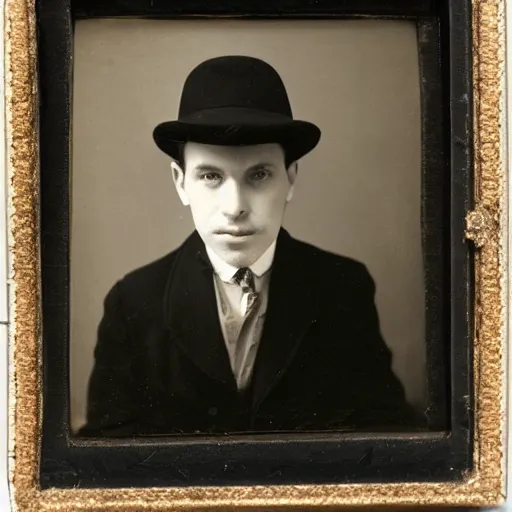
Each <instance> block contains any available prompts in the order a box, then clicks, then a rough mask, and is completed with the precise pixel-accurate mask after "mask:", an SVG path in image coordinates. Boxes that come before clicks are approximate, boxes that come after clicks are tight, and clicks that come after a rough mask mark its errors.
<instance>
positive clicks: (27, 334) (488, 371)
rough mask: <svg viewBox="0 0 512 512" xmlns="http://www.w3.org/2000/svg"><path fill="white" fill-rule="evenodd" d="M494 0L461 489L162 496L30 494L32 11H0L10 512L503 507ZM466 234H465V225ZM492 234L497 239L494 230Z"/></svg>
mask: <svg viewBox="0 0 512 512" xmlns="http://www.w3.org/2000/svg"><path fill="white" fill-rule="evenodd" d="M503 17H504V0H475V1H474V3H473V22H474V49H473V55H474V77H473V78H474V88H475V117H474V120H475V127H476V130H475V131H476V136H475V146H474V149H475V179H476V189H475V194H476V201H477V207H478V208H481V209H482V210H481V211H485V214H484V216H487V215H488V216H489V218H490V219H492V222H491V224H490V225H492V226H495V229H492V228H491V229H488V228H486V231H485V232H486V235H485V239H482V242H483V243H481V244H479V245H480V246H481V249H480V251H479V252H478V253H477V255H476V263H475V267H476V275H475V278H476V312H475V330H476V339H475V344H474V349H475V357H474V361H475V363H474V364H475V396H476V407H475V420H476V432H475V448H476V449H475V460H474V462H475V469H474V471H473V472H472V473H471V475H468V478H467V479H466V481H465V482H464V483H462V484H444V483H438V484H414V483H412V484H397V485H384V484H377V485H306V486H257V487H224V488H202V487H194V488H168V489H104V490H99V489H89V490H86V489H80V490H55V489H50V490H45V491H41V490H40V489H39V488H38V483H37V482H38V478H37V474H38V453H39V427H40V419H39V411H40V400H41V398H40V396H41V395H40V393H41V389H40V381H39V378H40V354H39V347H40V336H39V334H40V332H39V322H40V313H39V296H40V295H39V282H38V277H39V266H38V223H37V218H38V186H37V185H38V183H37V175H38V172H37V171H38V168H37V158H36V157H37V152H36V150H37V135H36V128H35V127H36V123H35V121H36V117H35V116H36V108H35V107H36V106H37V97H36V94H35V83H36V81H35V69H36V67H35V64H36V60H35V59H36V52H35V35H34V22H35V19H34V4H33V0H27V1H26V2H25V1H22V0H9V1H8V2H7V5H6V17H5V20H6V31H5V32H6V33H5V38H6V111H7V124H8V154H9V159H8V166H9V178H10V187H9V192H10V195H9V199H10V218H9V226H10V236H11V255H12V267H11V276H12V279H13V284H14V287H13V288H12V290H13V291H12V295H11V315H12V316H11V322H12V323H11V325H12V329H11V334H10V343H11V352H10V354H11V361H10V363H11V375H10V384H11V389H12V390H13V392H12V393H11V400H10V417H11V419H12V420H13V427H14V428H13V429H12V430H11V432H10V441H11V450H12V455H11V457H10V466H11V481H12V488H13V490H14V498H15V506H16V508H17V509H18V510H20V511H23V512H24V511H27V512H40V511H50V510H51V511H62V512H71V511H73V512H76V511H81V510H84V511H85V510H87V511H93V510H96V511H99V510H108V511H119V512H121V511H122V512H128V511H134V512H135V511H149V510H151V511H156V510H194V511H199V510H206V509H212V508H215V509H218V510H231V509H235V508H236V509H242V508H245V509H253V510H263V509H267V510H268V509H276V508H290V507H294V506H300V507H303V508H306V509H311V508H313V507H329V506H334V505H346V506H357V505H363V504H365V503H366V504H368V503H371V505H372V507H376V506H378V505H395V506H396V505H433V504H439V505H442V504H448V505H468V506H472V505H473V506H482V505H489V504H498V503H500V502H502V500H503V498H504V496H503V480H504V477H503V471H502V465H501V462H502V457H503V454H502V447H503V439H502V420H503V405H502V382H503V381H502V379H503V368H502V343H503V337H504V325H503V303H502V300H503V296H502V294H503V290H502V286H501V281H500V279H501V277H502V276H503V272H504V269H503V268H502V263H503V261H504V254H503V250H504V248H503V239H502V237H503V236H504V234H503V232H502V231H500V226H501V227H502V226H504V219H503V218H502V216H503V212H504V208H503V201H504V189H503V176H502V155H501V153H500V147H501V146H500V144H501V140H502V134H501V123H500V121H501V109H500V100H501V95H502V93H503V91H502V73H503V69H504V58H503V45H504V19H503ZM468 227H469V231H468V233H469V234H470V235H471V225H469V226H468ZM501 229H503V228H501Z"/></svg>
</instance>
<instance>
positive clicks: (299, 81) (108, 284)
mask: <svg viewBox="0 0 512 512" xmlns="http://www.w3.org/2000/svg"><path fill="white" fill-rule="evenodd" d="M199 34H200V38H199V37H198V35H199ZM205 41H207V44H205ZM74 44H75V57H74V70H73V75H74V86H73V91H74V92H73V117H72V133H73V137H72V145H73V152H72V167H71V169H72V171H71V185H72V188H71V205H72V208H71V227H70V231H71V248H70V271H71V275H70V279H71V282H70V286H71V296H70V308H71V309H70V314H71V334H70V351H71V352H70V357H71V359H70V375H71V397H72V399H71V415H72V416H71V419H72V427H73V429H74V431H75V432H77V434H78V435H79V436H93V437H109V436H133V435H167V434H192V433H203V434H204V433H210V434H211V433H218V434H220V433H236V432H273V431H291V432H293V431H331V430H332V431H354V430H362V431H365V430H367V431H408V430H410V431H417V430H422V429H424V428H426V427H425V424H426V423H425V415H424V409H425V404H426V396H425V361H426V355H425V328H424V324H425V319H424V315H425V314H424V308H425V305H424V268H423V255H422V246H421V229H422V226H421V217H420V202H421V125H420V119H421V109H420V83H419V80H420V78H419V63H418V59H419V57H418V44H417V32H416V25H415V24H414V23H413V22H409V21H386V20H368V21H361V20H358V21H346V20H336V21H325V20H323V21H316V22H311V21H308V22H304V21H266V22H250V21H242V22H241V21H232V20H231V21H229V20H212V21H170V20H167V21H162V20H159V21H150V20H85V21H79V22H78V23H77V25H76V29H75V43H74Z"/></svg>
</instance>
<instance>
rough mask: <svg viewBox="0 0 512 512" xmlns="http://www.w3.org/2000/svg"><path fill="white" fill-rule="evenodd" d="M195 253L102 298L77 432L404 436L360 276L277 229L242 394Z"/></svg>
mask: <svg viewBox="0 0 512 512" xmlns="http://www.w3.org/2000/svg"><path fill="white" fill-rule="evenodd" d="M212 272H213V270H212V268H211V265H210V264H209V261H208V258H207V255H206V251H205V247H204V244H203V242H202V240H201V238H200V237H199V235H198V233H197V232H194V233H193V234H192V235H191V236H190V237H189V238H188V239H187V240H186V241H185V242H184V243H183V244H182V245H181V246H180V247H179V248H178V249H176V250H175V251H173V252H171V253H170V254H168V255H166V256H165V257H163V258H161V259H159V260H157V261H155V262H153V263H151V264H149V265H146V266H144V267H142V268H139V269H137V270H135V271H133V272H131V273H130V274H128V275H126V276H125V277H124V278H123V279H121V280H120V281H118V282H117V283H116V284H115V286H113V288H112V289H111V290H110V292H109V293H108V295H107V297H106V299H105V301H104V315H103V318H102V320H101V323H100V326H99V330H98V340H97V344H96V348H95V364H94V368H93V371H92V375H91V379H90V382H89V391H88V410H87V424H86V425H85V427H83V428H82V429H81V432H80V433H81V434H82V435H89V436H132V435H165V434H176V433H194V432H201V433H224V432H247V431H283V430H285V431H308V430H309V431H311V430H314V431H317V430H332V429H334V430H359V429H361V430H369V431H373V430H379V431H382V430H390V431H394V430H404V429H405V430H408V429H415V428H416V427H418V426H421V424H422V421H421V420H420V419H419V416H418V415H417V414H416V412H415V411H413V409H412V408H411V407H410V405H409V404H408V403H407V402H406V399H405V396H404V390H403V387H402V385H401V383H400V381H399V380H398V379H397V377H396V376H395V375H394V373H393V371H392V369H391V360H392V359H391V353H390V351H389V349H388V347H387V346H386V344H385V342H384V340H383V339H382V337H381V334H380V329H379V320H378V315H377V311H376V307H375V302H374V293H375V286H374V282H373V280H372V278H371V276H370V274H369V273H368V271H367V269H366V267H365V266H364V265H363V264H361V263H359V262H357V261H355V260H353V259H350V258H346V257H342V256H338V255H335V254H332V253H329V252H326V251H324V250H321V249H319V248H317V247H314V246H312V245H309V244H306V243H303V242H300V241H298V240H296V239H294V238H292V237H291V236H290V235H289V234H288V232H287V231H286V230H284V229H282V230H281V231H280V234H279V237H278V240H277V246H276V254H275V258H274V263H273V266H272V270H271V272H272V273H271V279H270V289H269V301H268V309H267V314H266V320H265V325H264V329H263V334H262V339H261V344H260V347H259V350H258V353H257V357H256V362H255V366H254V374H253V378H252V381H251V385H250V387H249V388H248V389H247V390H246V391H245V392H244V393H240V392H238V391H237V387H236V383H235V379H234V377H233V374H232V371H231V368H230V364H229V358H228V354H227V350H226V348H225V344H224V341H223V337H222V331H221V327H220V323H219V318H218V312H217V306H216V299H215V289H214V282H213V276H212Z"/></svg>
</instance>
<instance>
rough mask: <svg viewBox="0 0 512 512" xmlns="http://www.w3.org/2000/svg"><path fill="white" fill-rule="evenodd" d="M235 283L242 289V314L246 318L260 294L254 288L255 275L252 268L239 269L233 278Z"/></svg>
mask: <svg viewBox="0 0 512 512" xmlns="http://www.w3.org/2000/svg"><path fill="white" fill-rule="evenodd" d="M233 279H234V281H235V283H237V284H238V285H239V286H240V288H242V293H243V296H242V313H243V315H244V316H245V315H246V314H247V313H248V312H249V311H251V309H252V308H253V306H254V305H255V304H256V301H257V300H258V293H257V292H256V288H255V287H254V274H253V273H252V271H251V269H250V268H247V267H242V268H239V269H238V270H237V272H236V274H235V275H234V277H233Z"/></svg>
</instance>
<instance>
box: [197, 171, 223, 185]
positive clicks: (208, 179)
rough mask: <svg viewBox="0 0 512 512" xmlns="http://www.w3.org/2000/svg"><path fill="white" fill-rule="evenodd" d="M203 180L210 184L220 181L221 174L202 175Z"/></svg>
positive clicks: (208, 173) (207, 173)
mask: <svg viewBox="0 0 512 512" xmlns="http://www.w3.org/2000/svg"><path fill="white" fill-rule="evenodd" d="M201 179H202V180H203V181H206V182H208V183H213V182H215V181H218V180H220V174H219V173H217V172H206V173H204V174H202V175H201Z"/></svg>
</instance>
